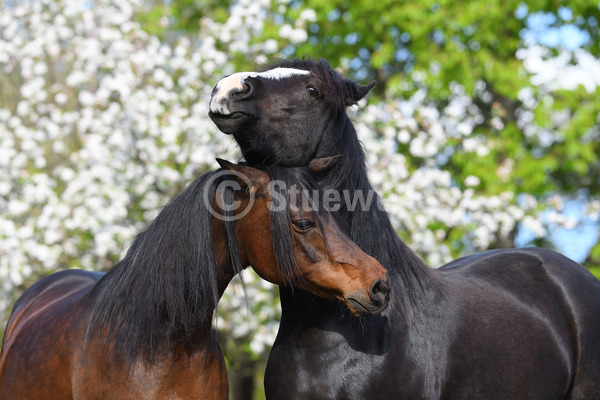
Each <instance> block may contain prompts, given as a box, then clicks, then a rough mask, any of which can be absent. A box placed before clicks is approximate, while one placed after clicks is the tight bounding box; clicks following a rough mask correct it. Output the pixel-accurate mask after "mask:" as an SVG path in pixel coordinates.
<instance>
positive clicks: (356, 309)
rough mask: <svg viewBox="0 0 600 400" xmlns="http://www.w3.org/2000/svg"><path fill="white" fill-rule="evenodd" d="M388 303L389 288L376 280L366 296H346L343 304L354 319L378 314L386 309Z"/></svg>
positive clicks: (357, 294)
mask: <svg viewBox="0 0 600 400" xmlns="http://www.w3.org/2000/svg"><path fill="white" fill-rule="evenodd" d="M389 302H390V288H389V286H388V284H387V283H386V282H385V281H384V280H378V281H377V282H375V283H374V284H373V286H371V289H370V290H369V293H368V296H365V294H364V291H363V292H362V293H360V292H359V293H353V294H350V295H349V296H346V298H345V303H346V306H347V307H348V309H349V310H350V312H351V313H352V315H354V316H355V317H366V316H369V315H375V314H379V313H380V312H382V311H383V310H385V309H386V307H387V306H388V304H389Z"/></svg>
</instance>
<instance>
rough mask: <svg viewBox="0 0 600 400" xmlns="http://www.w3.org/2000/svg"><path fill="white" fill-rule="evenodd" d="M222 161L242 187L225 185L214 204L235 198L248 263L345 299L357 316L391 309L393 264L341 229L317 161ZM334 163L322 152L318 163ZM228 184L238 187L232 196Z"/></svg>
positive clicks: (283, 280)
mask: <svg viewBox="0 0 600 400" xmlns="http://www.w3.org/2000/svg"><path fill="white" fill-rule="evenodd" d="M218 161H219V164H220V165H221V166H222V167H223V170H224V171H226V172H227V173H228V174H229V177H228V178H229V179H228V182H229V183H228V184H231V183H232V182H235V183H236V185H235V186H236V187H235V188H234V189H226V188H225V189H220V188H221V186H222V185H221V184H220V185H219V186H217V189H216V192H215V204H214V207H215V209H219V210H222V209H224V208H227V207H224V206H223V205H227V204H230V205H235V207H233V208H235V210H233V213H232V214H231V215H232V216H233V219H234V220H235V222H234V226H235V236H236V237H237V240H236V242H237V246H238V252H237V253H238V254H239V256H240V262H241V264H243V265H248V264H249V265H252V268H253V269H254V270H255V271H256V272H257V273H258V275H260V276H261V277H262V278H263V279H266V280H268V281H270V282H272V283H275V284H278V285H289V286H293V287H297V288H301V289H303V290H305V291H307V292H309V293H312V294H315V295H318V296H320V297H324V298H328V299H337V300H340V301H342V302H344V303H345V304H346V306H347V307H348V309H349V310H350V312H351V313H352V314H353V315H355V316H366V315H372V314H376V313H379V312H381V311H382V310H383V309H385V307H386V306H387V304H388V301H389V287H388V284H387V281H386V270H385V269H384V268H383V267H382V266H381V264H379V262H377V260H375V259H374V258H372V257H371V256H369V255H367V254H365V253H364V252H363V251H362V250H361V249H360V248H359V247H358V246H357V245H356V244H354V243H353V242H352V241H351V240H350V239H349V238H348V237H347V236H346V235H345V234H344V233H343V231H342V230H341V229H340V228H339V226H338V225H337V223H336V221H335V219H334V217H333V216H332V215H331V214H330V213H329V212H328V211H327V210H326V209H325V206H324V204H323V203H322V201H321V200H322V198H321V197H320V194H319V187H318V186H317V184H316V182H315V181H314V180H313V179H312V176H311V172H310V171H309V168H293V169H291V168H290V169H288V168H281V167H268V168H266V169H265V170H262V169H257V168H253V167H250V166H247V165H236V164H232V163H230V162H228V161H224V160H218ZM332 162H333V161H332V159H331V158H328V159H316V160H313V161H311V163H310V168H312V169H313V170H315V171H317V170H320V169H323V168H326V167H328V166H329V164H331V163H332ZM225 190H229V191H230V194H229V196H230V197H229V200H227V199H226V198H225V197H226V196H225V193H224V192H225ZM231 192H233V194H231ZM219 203H220V204H219ZM229 208H231V207H229ZM213 215H214V214H213ZM214 225H215V224H214V223H213V226H214ZM230 242H231V241H230Z"/></svg>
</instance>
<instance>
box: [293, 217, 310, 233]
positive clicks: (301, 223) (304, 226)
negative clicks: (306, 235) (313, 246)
mask: <svg viewBox="0 0 600 400" xmlns="http://www.w3.org/2000/svg"><path fill="white" fill-rule="evenodd" d="M292 224H294V226H295V227H296V228H297V229H298V230H300V231H307V230H309V229H310V228H314V226H315V223H314V222H313V221H311V220H310V219H300V220H298V221H293V222H292Z"/></svg>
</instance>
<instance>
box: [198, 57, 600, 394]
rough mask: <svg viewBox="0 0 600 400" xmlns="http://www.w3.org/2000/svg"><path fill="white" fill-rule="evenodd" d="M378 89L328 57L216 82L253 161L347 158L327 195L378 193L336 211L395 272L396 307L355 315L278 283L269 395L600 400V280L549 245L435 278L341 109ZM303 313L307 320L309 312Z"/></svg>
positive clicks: (222, 114)
mask: <svg viewBox="0 0 600 400" xmlns="http://www.w3.org/2000/svg"><path fill="white" fill-rule="evenodd" d="M372 87H373V83H370V84H368V85H361V84H359V83H356V82H353V81H351V80H349V79H346V78H344V77H342V76H341V75H340V74H339V73H338V72H336V71H334V70H333V69H331V68H330V66H329V64H328V63H327V62H325V61H315V60H311V59H303V60H291V61H283V62H280V63H277V64H274V65H272V66H270V67H268V68H267V69H266V70H265V71H262V72H246V73H237V74H233V75H231V76H228V77H225V78H223V79H222V80H220V81H219V82H218V83H217V85H216V86H215V89H214V91H213V96H212V98H211V100H210V114H209V115H210V117H211V118H212V119H213V121H214V122H215V124H216V125H217V126H218V127H219V128H220V129H221V130H222V131H223V132H224V133H227V134H231V135H233V137H234V138H235V140H236V142H237V143H238V144H239V146H240V148H241V150H242V153H243V155H244V157H245V158H246V160H247V161H248V162H250V163H252V164H257V165H264V164H268V165H285V166H299V165H306V164H307V163H308V162H309V161H310V160H311V158H313V157H324V156H334V155H341V158H340V160H339V162H338V163H336V164H335V165H334V166H333V167H332V168H330V169H329V170H326V171H323V172H322V173H320V174H319V175H318V182H319V184H320V186H321V187H322V188H323V189H324V190H333V191H336V192H338V193H342V192H343V191H350V192H354V191H362V192H363V194H367V193H373V201H372V202H371V205H372V206H371V207H366V208H360V207H358V208H354V209H352V208H351V207H348V204H346V203H344V202H342V203H340V206H341V207H340V208H339V210H338V211H337V212H336V215H337V217H338V218H339V219H340V220H341V223H342V226H343V227H344V229H345V230H346V232H347V233H348V234H349V235H350V236H351V238H352V239H353V241H354V242H355V243H356V244H358V245H359V246H360V247H361V249H363V250H364V251H365V252H366V253H367V254H370V255H372V256H373V257H375V258H376V259H377V260H378V261H379V262H381V264H382V265H383V266H384V267H385V268H386V269H387V272H388V280H389V283H390V286H391V289H392V292H391V298H390V305H389V307H388V308H387V309H386V310H385V311H384V312H383V313H381V315H378V316H367V317H363V318H356V317H355V316H353V315H351V314H350V313H348V312H347V311H346V310H345V309H344V308H343V307H340V306H335V305H331V304H329V303H325V302H323V301H322V300H320V299H318V298H315V297H314V296H312V295H311V294H309V293H301V292H300V291H295V292H292V291H291V290H289V289H287V288H281V289H280V292H281V305H282V319H281V323H280V327H279V332H278V335H277V339H276V341H275V343H274V345H273V348H272V350H271V354H270V356H269V361H268V364H267V370H266V373H265V390H266V394H267V398H268V399H283V400H287V399H353V400H354V399H357V400H358V399H367V400H370V399H440V398H447V399H486V400H490V399H527V400H530V399H599V398H600V380H599V379H598V377H600V282H599V281H598V280H597V279H596V278H595V277H594V276H592V274H590V273H589V272H588V271H587V270H586V269H585V268H583V267H582V266H581V265H579V264H577V263H575V262H573V261H572V260H569V259H567V258H566V257H563V256H561V255H559V254H557V253H555V252H552V251H548V250H543V249H534V248H527V249H512V250H495V251H488V252H483V253H479V254H474V255H471V256H468V257H466V258H462V259H459V260H456V261H454V262H452V263H450V264H448V265H446V266H443V267H441V268H439V269H435V270H434V269H430V268H429V267H428V266H427V265H426V264H425V263H424V262H423V261H422V260H421V259H420V258H419V257H418V256H417V255H416V254H415V253H414V252H413V251H412V250H411V249H409V248H408V246H406V244H405V243H403V242H402V241H401V240H400V239H399V238H398V237H397V235H396V232H395V230H394V228H393V227H392V225H391V223H390V220H389V218H388V216H387V214H386V213H385V211H384V210H383V207H382V206H381V204H379V198H378V196H377V194H375V193H374V192H373V188H372V186H371V184H370V183H369V180H368V176H367V170H366V164H365V155H364V151H363V149H362V147H361V144H360V142H359V139H358V137H357V134H356V130H355V129H354V127H353V124H352V122H351V120H350V118H349V117H348V115H347V112H346V108H347V107H348V106H352V105H354V104H356V103H357V102H358V101H359V100H360V99H361V98H363V97H364V96H365V95H366V94H367V93H368V92H369V90H370V89H371V88H372ZM300 311H301V312H300Z"/></svg>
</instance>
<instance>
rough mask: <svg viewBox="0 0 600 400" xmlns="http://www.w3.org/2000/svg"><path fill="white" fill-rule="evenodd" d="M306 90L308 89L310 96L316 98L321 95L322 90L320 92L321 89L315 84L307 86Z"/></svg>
mask: <svg viewBox="0 0 600 400" xmlns="http://www.w3.org/2000/svg"><path fill="white" fill-rule="evenodd" d="M306 90H308V94H310V96H311V97H314V98H315V99H318V98H319V97H321V92H319V89H317V88H316V87H314V86H307V87H306Z"/></svg>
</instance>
